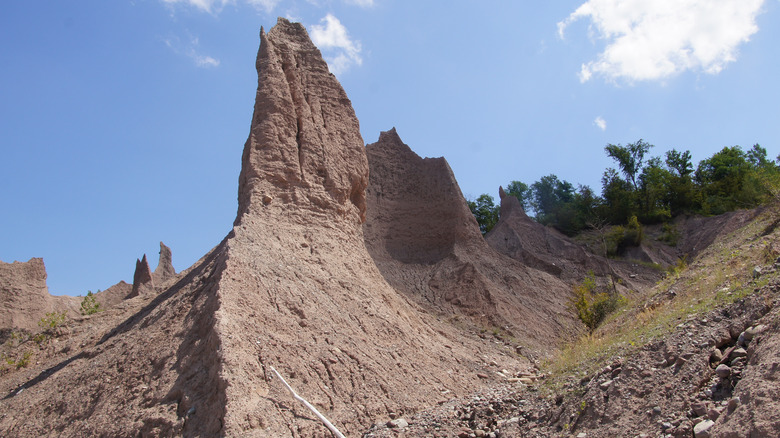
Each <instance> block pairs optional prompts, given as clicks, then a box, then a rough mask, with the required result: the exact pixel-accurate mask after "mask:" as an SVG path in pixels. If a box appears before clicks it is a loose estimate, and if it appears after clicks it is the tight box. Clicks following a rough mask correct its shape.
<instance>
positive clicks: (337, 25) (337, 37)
mask: <svg viewBox="0 0 780 438" xmlns="http://www.w3.org/2000/svg"><path fill="white" fill-rule="evenodd" d="M320 23H324V24H315V25H313V26H311V32H310V35H311V40H312V42H314V44H315V45H316V46H317V47H318V48H319V49H320V50H322V51H323V52H324V56H325V59H326V60H327V61H328V66H329V67H330V71H331V72H332V73H333V74H336V75H338V74H341V73H343V72H345V71H347V70H348V69H349V68H350V67H351V66H352V65H361V64H362V63H363V59H362V58H361V57H360V50H361V48H360V41H353V40H352V39H350V38H349V34H348V33H347V28H346V27H344V25H342V24H341V22H340V21H339V20H338V18H336V17H334V16H333V15H331V14H328V15H326V16H325V18H323V19H322V20H320Z"/></svg>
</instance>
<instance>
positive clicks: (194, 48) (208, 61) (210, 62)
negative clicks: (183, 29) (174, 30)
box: [163, 36, 219, 68]
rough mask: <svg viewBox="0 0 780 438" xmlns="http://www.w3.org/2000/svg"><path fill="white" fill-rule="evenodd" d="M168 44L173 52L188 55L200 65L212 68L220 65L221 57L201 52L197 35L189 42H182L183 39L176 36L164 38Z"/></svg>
mask: <svg viewBox="0 0 780 438" xmlns="http://www.w3.org/2000/svg"><path fill="white" fill-rule="evenodd" d="M163 42H164V43H165V45H166V46H168V48H169V49H171V50H172V51H173V53H176V54H179V55H184V56H187V57H188V58H190V59H192V61H193V62H194V63H195V65H197V66H198V67H202V68H212V67H219V59H216V58H214V57H211V56H208V55H204V54H202V53H201V52H200V49H199V47H198V46H199V44H200V42H199V41H198V38H197V37H191V38H190V39H189V41H188V42H187V43H182V41H181V39H179V37H176V36H172V37H168V38H165V39H164V40H163Z"/></svg>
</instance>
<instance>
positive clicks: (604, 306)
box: [573, 272, 626, 332]
mask: <svg viewBox="0 0 780 438" xmlns="http://www.w3.org/2000/svg"><path fill="white" fill-rule="evenodd" d="M625 302H626V299H625V297H623V295H620V294H618V293H617V291H615V290H611V289H608V290H599V289H598V287H597V285H596V279H595V277H594V275H593V272H590V273H589V274H588V276H587V277H585V279H584V280H583V281H582V283H580V284H578V285H575V286H574V298H573V305H574V309H575V311H576V312H577V317H578V318H579V319H580V321H582V323H583V324H585V326H586V327H588V329H589V330H590V331H591V332H593V331H594V330H596V327H598V326H599V324H601V323H602V321H604V319H605V318H606V317H607V315H609V314H610V313H612V312H614V311H615V310H617V309H618V307H620V306H621V305H623V304H624V303H625Z"/></svg>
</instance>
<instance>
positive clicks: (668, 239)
mask: <svg viewBox="0 0 780 438" xmlns="http://www.w3.org/2000/svg"><path fill="white" fill-rule="evenodd" d="M661 231H662V232H663V234H661V237H660V238H659V239H658V240H660V241H661V242H665V243H666V244H668V245H669V246H677V241H678V240H680V232H679V231H678V230H677V227H675V226H674V225H672V224H664V225H663V227H662V228H661Z"/></svg>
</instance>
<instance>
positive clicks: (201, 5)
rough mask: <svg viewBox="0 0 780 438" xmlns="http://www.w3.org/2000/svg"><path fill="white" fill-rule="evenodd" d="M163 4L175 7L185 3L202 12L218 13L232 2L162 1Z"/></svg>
mask: <svg viewBox="0 0 780 438" xmlns="http://www.w3.org/2000/svg"><path fill="white" fill-rule="evenodd" d="M162 1H163V3H165V4H168V5H174V4H178V3H185V4H188V5H190V6H194V7H196V8H198V9H200V10H201V11H204V12H208V13H209V14H211V13H216V12H219V11H221V10H222V7H224V6H225V5H226V4H227V3H229V2H230V0H162Z"/></svg>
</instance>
